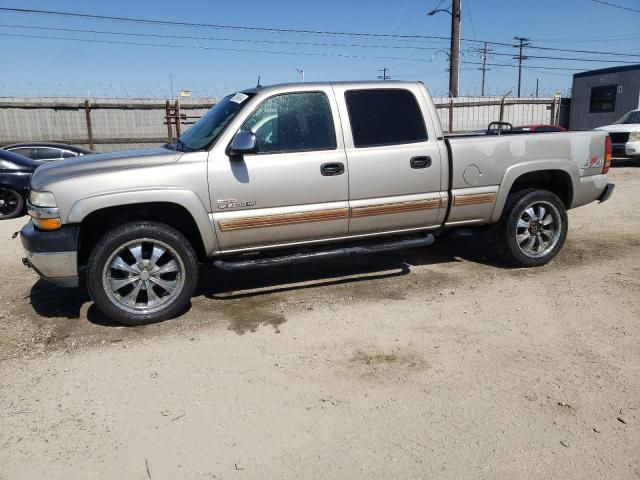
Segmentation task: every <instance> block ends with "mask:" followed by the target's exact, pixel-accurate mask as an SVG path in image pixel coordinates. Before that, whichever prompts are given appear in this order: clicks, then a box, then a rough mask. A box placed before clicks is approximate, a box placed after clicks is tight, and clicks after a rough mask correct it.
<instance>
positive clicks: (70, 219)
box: [63, 188, 218, 254]
mask: <svg viewBox="0 0 640 480" xmlns="http://www.w3.org/2000/svg"><path fill="white" fill-rule="evenodd" d="M154 202H160V203H175V204H176V205H180V206H181V207H184V208H185V209H186V210H187V211H188V212H189V213H190V214H191V216H192V217H193V220H194V221H195V223H196V225H197V226H198V230H199V232H200V237H201V238H202V243H203V245H204V249H205V252H206V253H207V254H211V253H213V252H216V251H218V242H217V238H216V234H215V231H214V229H213V225H212V224H211V221H210V220H209V214H208V212H207V209H206V207H205V205H204V204H203V203H202V200H201V199H200V198H199V197H198V195H196V194H195V193H194V192H192V191H190V190H184V189H179V188H163V189H149V190H136V191H123V192H114V193H105V194H98V195H95V196H90V197H85V198H83V199H80V200H77V201H76V202H75V203H74V204H73V205H72V206H71V208H70V209H69V212H68V214H67V218H66V219H63V223H81V222H82V220H84V219H85V218H86V217H87V216H88V215H89V214H90V213H93V212H95V211H97V210H102V209H104V208H109V207H120V206H124V205H134V204H140V203H154Z"/></svg>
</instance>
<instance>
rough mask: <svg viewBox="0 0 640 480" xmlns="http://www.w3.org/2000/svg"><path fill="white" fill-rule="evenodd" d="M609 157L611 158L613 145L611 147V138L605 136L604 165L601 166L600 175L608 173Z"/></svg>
mask: <svg viewBox="0 0 640 480" xmlns="http://www.w3.org/2000/svg"><path fill="white" fill-rule="evenodd" d="M611 157H613V145H611V137H610V136H609V135H607V138H605V139H604V164H603V165H602V173H607V172H609V167H610V166H611Z"/></svg>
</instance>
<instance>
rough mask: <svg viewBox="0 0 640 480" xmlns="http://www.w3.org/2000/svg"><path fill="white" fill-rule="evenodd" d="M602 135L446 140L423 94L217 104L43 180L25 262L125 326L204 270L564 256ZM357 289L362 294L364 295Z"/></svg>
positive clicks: (261, 91)
mask: <svg viewBox="0 0 640 480" xmlns="http://www.w3.org/2000/svg"><path fill="white" fill-rule="evenodd" d="M610 162H611V142H610V140H609V136H608V135H607V134H606V133H605V132H594V131H591V132H569V133H566V134H563V135H556V134H548V135H547V134H543V133H541V134H538V135H528V134H527V135H519V134H512V135H504V136H502V135H495V136H494V135H486V136H470V137H452V138H446V137H445V135H444V133H443V131H442V127H441V125H440V121H439V119H438V114H437V112H436V108H435V105H434V103H433V101H432V99H431V96H430V95H429V93H428V91H427V89H426V88H425V86H424V85H423V84H422V83H420V82H415V83H405V82H388V81H387V82H351V83H350V82H347V83H303V84H288V85H276V86H272V87H262V88H253V89H249V90H245V91H242V92H238V93H236V94H234V95H230V96H227V97H225V98H224V99H222V100H221V101H220V102H219V103H217V104H216V105H215V106H214V107H213V108H212V109H211V110H209V111H208V112H207V113H206V114H205V115H204V116H203V117H202V118H201V119H200V120H198V121H197V122H196V123H195V124H194V125H193V126H192V127H191V128H189V130H187V131H186V132H185V133H184V134H183V135H182V136H181V137H180V138H179V139H178V140H177V141H176V142H175V143H173V144H171V145H165V147H163V148H155V149H144V150H132V151H128V152H127V151H124V152H122V151H121V152H115V153H107V154H98V155H91V156H86V157H82V158H75V159H68V160H63V161H61V162H53V163H49V164H47V165H43V166H41V167H39V168H38V169H37V170H36V172H35V174H34V175H33V178H32V180H31V193H30V197H29V206H28V209H29V214H30V215H31V217H32V222H30V223H29V224H27V225H26V226H25V227H24V228H23V229H22V232H21V238H22V244H23V246H24V249H25V251H26V258H25V263H26V264H27V265H31V266H32V267H33V268H34V269H36V271H38V273H39V274H40V276H41V277H43V278H45V279H47V280H49V281H51V282H53V283H56V284H58V285H62V286H68V287H69V286H70V287H75V286H77V285H78V284H79V280H80V276H81V275H84V278H85V279H86V285H87V288H88V290H89V293H90V295H91V298H93V300H94V302H95V304H96V305H97V307H98V308H99V310H100V311H102V312H103V313H104V314H105V315H106V316H108V317H109V318H111V319H113V320H115V321H117V322H120V323H124V324H129V325H137V324H143V323H148V322H153V321H158V320H162V319H166V318H170V317H173V316H175V315H177V314H179V313H180V312H181V311H183V310H184V308H185V306H186V305H187V304H188V302H189V300H190V297H191V295H192V294H193V292H194V290H195V288H196V284H197V281H198V270H199V263H200V262H206V261H212V262H213V263H214V265H215V266H217V267H218V268H221V269H224V270H231V271H238V270H244V269H249V268H260V267H267V266H272V265H294V264H297V263H301V262H308V261H312V260H322V259H326V258H337V257H344V256H349V255H360V254H369V253H376V252H382V251H388V250H395V249H400V248H409V247H421V246H427V245H430V244H431V243H433V242H434V240H435V237H436V236H437V235H439V234H440V233H442V232H443V231H445V230H447V229H451V228H455V227H460V226H467V227H473V226H483V225H490V226H491V227H492V228H493V229H494V231H495V236H496V238H497V239H498V240H499V245H500V250H499V251H500V252H501V254H502V255H503V257H504V258H505V260H506V261H507V262H509V263H510V264H513V265H517V266H521V267H536V266H540V265H544V264H546V263H547V262H549V261H550V260H551V259H552V258H554V257H555V255H556V254H557V253H558V252H559V251H560V249H561V248H562V245H563V243H564V241H565V238H566V236H567V229H568V223H567V209H570V208H576V207H579V206H581V205H585V204H587V203H590V202H593V201H595V200H599V201H600V202H604V201H605V200H607V199H608V198H609V197H610V196H611V194H612V192H613V188H614V186H613V184H611V183H608V181H607V172H608V170H609V165H610ZM363 288H366V287H363Z"/></svg>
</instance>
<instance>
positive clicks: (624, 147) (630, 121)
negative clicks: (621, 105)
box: [596, 110, 640, 157]
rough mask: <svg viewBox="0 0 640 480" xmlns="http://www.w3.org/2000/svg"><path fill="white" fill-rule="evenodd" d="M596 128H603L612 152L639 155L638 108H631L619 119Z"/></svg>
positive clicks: (639, 128)
mask: <svg viewBox="0 0 640 480" xmlns="http://www.w3.org/2000/svg"><path fill="white" fill-rule="evenodd" d="M596 130H603V131H605V132H607V133H608V134H609V136H610V137H611V143H612V146H613V153H614V154H616V155H622V156H625V157H636V156H637V157H640V110H631V111H630V112H627V113H626V114H625V115H623V117H622V118H621V119H620V120H617V121H616V122H614V123H613V124H611V125H605V126H603V127H598V128H596Z"/></svg>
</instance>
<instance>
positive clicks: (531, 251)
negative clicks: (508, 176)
mask: <svg viewBox="0 0 640 480" xmlns="http://www.w3.org/2000/svg"><path fill="white" fill-rule="evenodd" d="M568 227H569V222H568V218H567V210H566V207H565V206H564V203H562V200H560V198H558V196H557V195H555V194H554V193H552V192H549V191H546V190H537V189H527V190H520V191H518V192H515V193H512V194H510V195H509V197H508V198H507V202H506V203H505V206H504V209H503V211H502V216H501V217H500V222H499V223H498V225H497V226H496V229H495V231H496V234H497V245H498V247H499V252H498V253H499V254H500V255H501V256H502V257H503V258H504V259H505V260H506V261H507V262H508V263H510V264H512V265H516V266H519V267H539V266H542V265H545V264H547V263H549V262H550V261H551V259H552V258H553V257H555V256H556V255H557V254H558V252H559V251H560V249H561V248H562V245H563V244H564V241H565V239H566V237H567V230H568Z"/></svg>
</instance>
